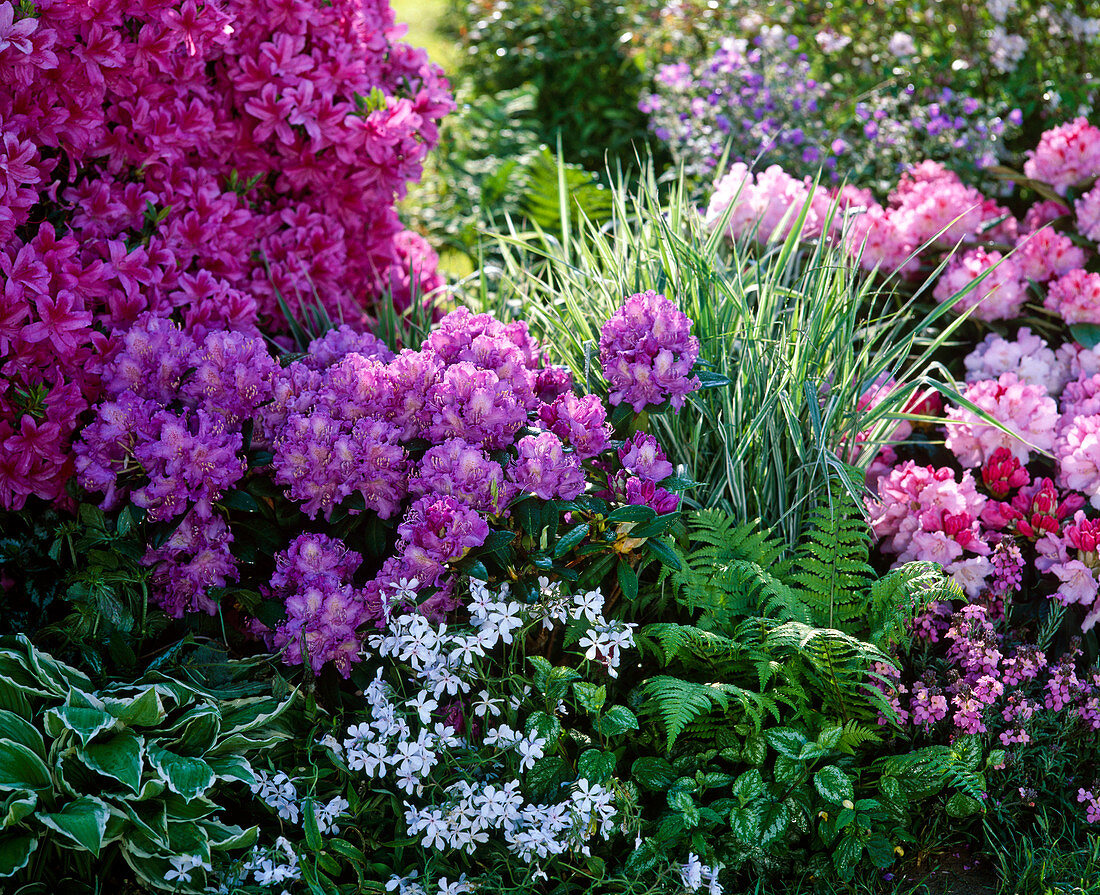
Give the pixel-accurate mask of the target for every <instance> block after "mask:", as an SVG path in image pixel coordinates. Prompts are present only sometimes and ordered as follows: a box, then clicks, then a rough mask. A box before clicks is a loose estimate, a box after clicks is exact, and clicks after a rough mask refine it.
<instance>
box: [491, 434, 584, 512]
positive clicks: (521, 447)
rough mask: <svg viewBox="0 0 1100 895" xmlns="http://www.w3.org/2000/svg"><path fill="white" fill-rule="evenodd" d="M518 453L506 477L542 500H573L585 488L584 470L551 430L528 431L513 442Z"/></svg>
mask: <svg viewBox="0 0 1100 895" xmlns="http://www.w3.org/2000/svg"><path fill="white" fill-rule="evenodd" d="M516 447H517V450H518V451H519V456H518V458H517V459H516V460H514V461H513V463H512V464H511V465H510V466H509V467H508V477H509V478H510V479H511V480H512V481H513V482H515V483H516V484H517V485H518V486H519V487H520V488H522V489H523V490H524V491H530V492H531V493H532V494H534V495H535V496H536V497H540V498H542V499H543V500H553V499H554V498H556V497H560V498H561V499H562V500H572V499H573V498H574V497H577V496H578V495H580V493H581V492H582V491H584V485H585V481H584V470H582V469H581V465H580V462H579V461H578V459H577V457H576V455H575V454H567V453H565V446H564V445H563V444H562V441H561V439H560V438H558V436H557V435H555V434H554V433H553V432H542V433H540V434H538V435H527V436H525V437H523V438H521V439H520V440H519V444H518V445H517V446H516Z"/></svg>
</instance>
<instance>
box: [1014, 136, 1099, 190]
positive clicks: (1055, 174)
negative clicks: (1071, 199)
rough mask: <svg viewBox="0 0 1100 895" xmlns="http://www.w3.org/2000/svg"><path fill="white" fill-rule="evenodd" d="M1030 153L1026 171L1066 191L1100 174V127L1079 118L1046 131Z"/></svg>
mask: <svg viewBox="0 0 1100 895" xmlns="http://www.w3.org/2000/svg"><path fill="white" fill-rule="evenodd" d="M1028 155H1029V158H1028V160H1027V161H1026V162H1025V163H1024V173H1025V174H1026V175H1027V176H1028V177H1030V178H1032V179H1033V180H1041V181H1042V182H1043V183H1049V184H1050V185H1051V186H1052V187H1054V189H1055V190H1057V191H1058V192H1059V193H1062V194H1065V192H1066V190H1067V189H1068V188H1069V187H1071V186H1077V185H1078V184H1082V183H1085V182H1086V181H1093V180H1095V179H1096V178H1097V177H1100V128H1097V127H1093V126H1092V125H1091V124H1089V123H1088V121H1087V120H1086V119H1085V118H1075V119H1074V120H1073V121H1070V122H1069V123H1067V124H1063V125H1059V126H1058V127H1055V128H1051V129H1050V130H1048V131H1046V132H1045V133H1044V134H1043V135H1042V137H1040V138H1039V145H1038V146H1036V147H1035V149H1033V150H1032V151H1031V152H1029V153H1028Z"/></svg>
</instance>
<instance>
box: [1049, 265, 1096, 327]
mask: <svg viewBox="0 0 1100 895" xmlns="http://www.w3.org/2000/svg"><path fill="white" fill-rule="evenodd" d="M1043 307H1045V308H1047V309H1048V310H1051V311H1054V312H1055V313H1056V314H1058V316H1060V317H1061V318H1062V319H1063V320H1065V321H1066V323H1068V324H1070V325H1071V326H1072V325H1073V324H1074V323H1100V274H1096V273H1089V272H1088V271H1085V270H1080V269H1078V270H1071V271H1070V272H1069V273H1067V274H1065V275H1064V276H1061V277H1059V278H1058V279H1056V280H1054V281H1053V282H1052V283H1051V284H1050V285H1049V286H1048V287H1047V294H1046V298H1044V299H1043Z"/></svg>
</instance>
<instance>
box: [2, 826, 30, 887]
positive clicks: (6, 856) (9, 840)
mask: <svg viewBox="0 0 1100 895" xmlns="http://www.w3.org/2000/svg"><path fill="white" fill-rule="evenodd" d="M37 848H38V837H37V836H0V878H7V877H9V876H15V874H17V873H18V872H19V871H20V870H22V869H23V868H24V867H26V866H27V865H28V864H29V863H30V861H31V856H32V855H33V854H34V853H35V850H36V849H37Z"/></svg>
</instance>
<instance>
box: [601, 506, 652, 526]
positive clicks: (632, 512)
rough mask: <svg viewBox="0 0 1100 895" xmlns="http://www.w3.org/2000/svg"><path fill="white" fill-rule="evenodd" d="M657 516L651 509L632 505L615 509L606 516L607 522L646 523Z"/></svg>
mask: <svg viewBox="0 0 1100 895" xmlns="http://www.w3.org/2000/svg"><path fill="white" fill-rule="evenodd" d="M656 516H657V511H656V510H655V509H653V507H647V506H641V505H639V506H636V505H634V504H627V505H626V506H623V507H616V508H615V509H614V510H612V511H611V512H610V513H609V514H608V516H607V521H608V522H648V521H649V520H650V519H653V518H655V517H656Z"/></svg>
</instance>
